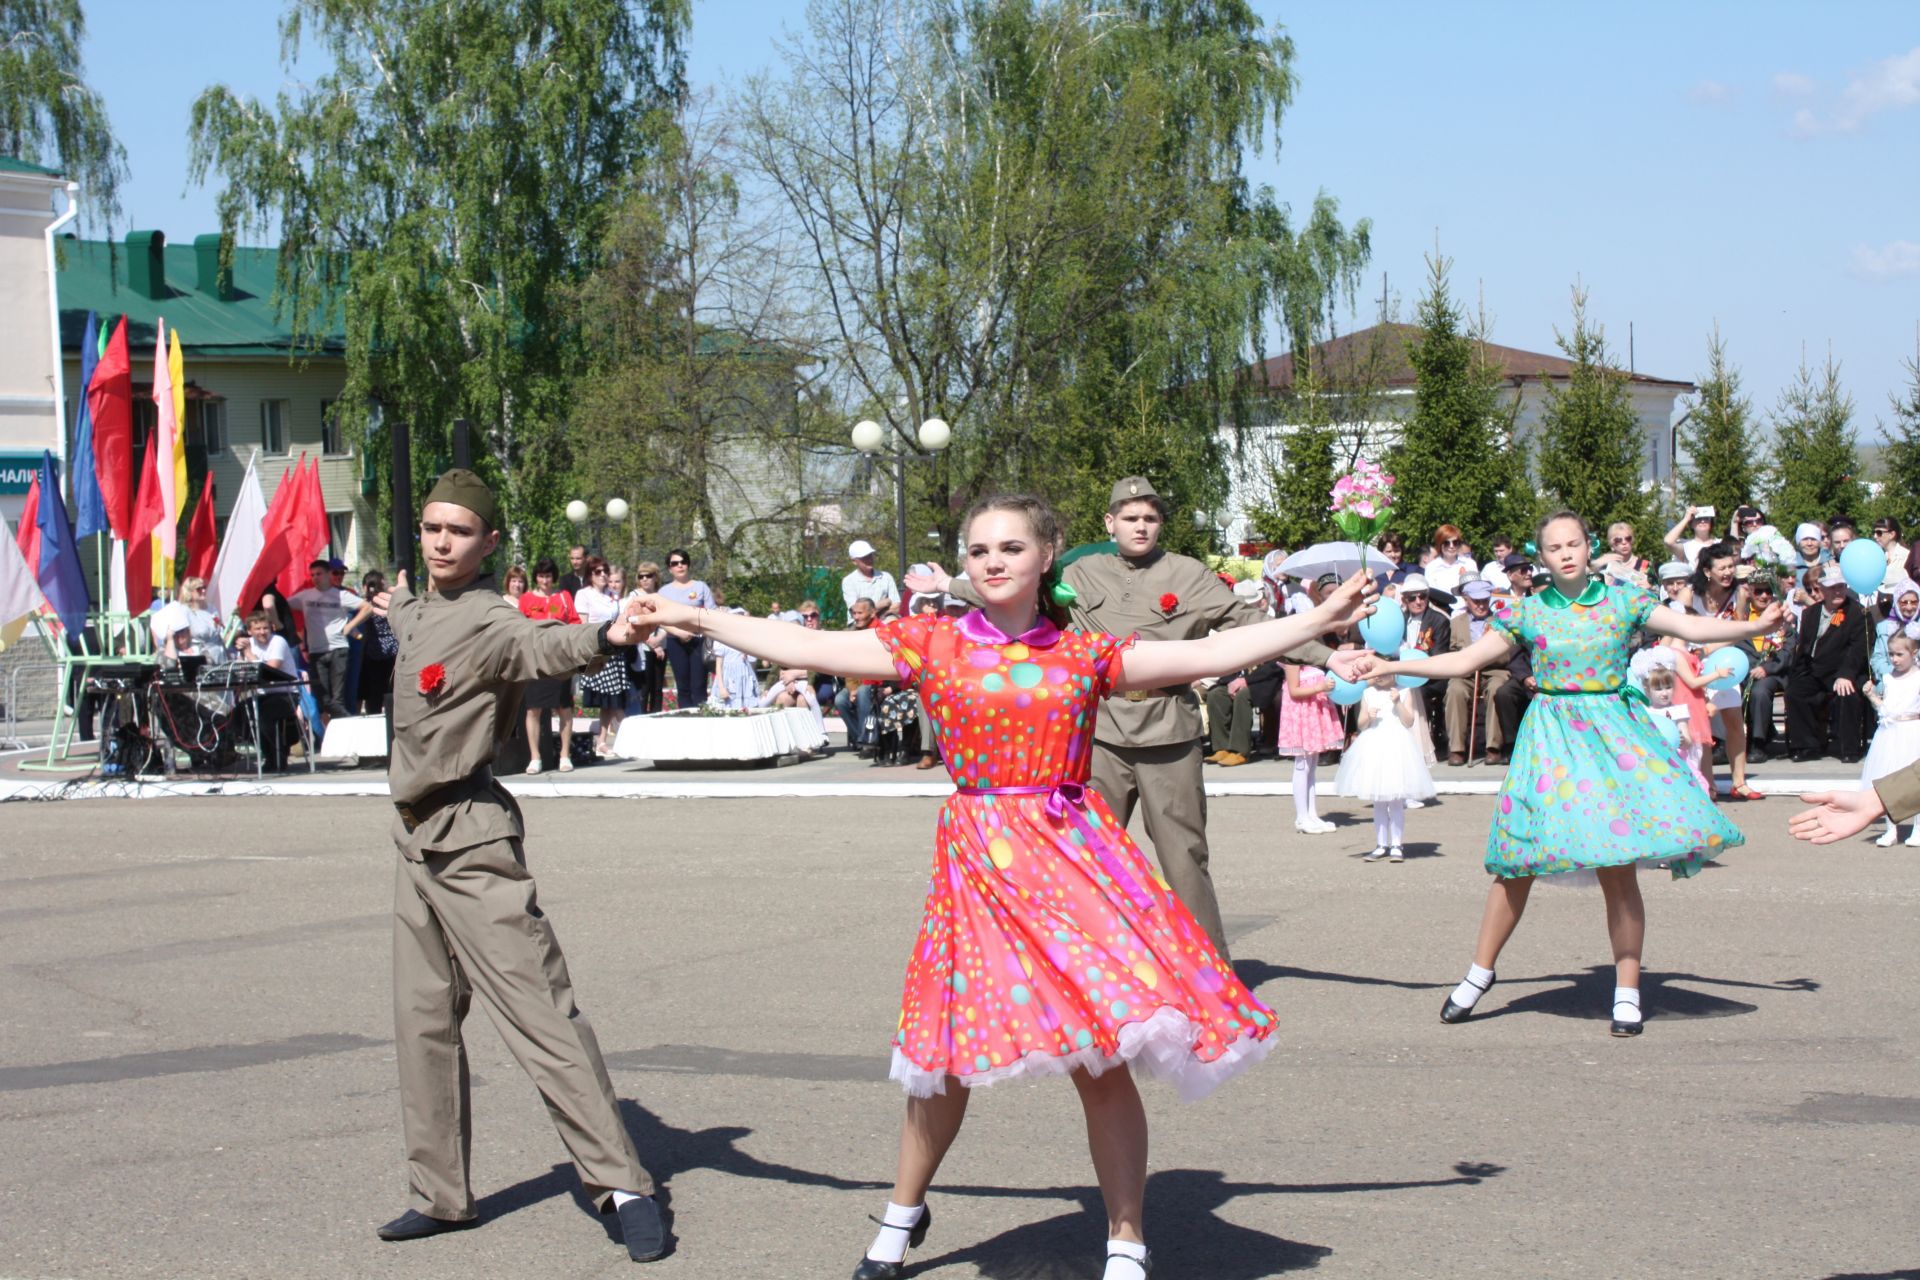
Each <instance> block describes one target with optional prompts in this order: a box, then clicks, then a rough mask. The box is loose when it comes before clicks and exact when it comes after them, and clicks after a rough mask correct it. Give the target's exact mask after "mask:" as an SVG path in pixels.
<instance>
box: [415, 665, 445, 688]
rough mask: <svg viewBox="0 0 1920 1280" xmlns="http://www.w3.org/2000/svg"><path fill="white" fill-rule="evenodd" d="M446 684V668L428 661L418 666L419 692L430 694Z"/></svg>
mask: <svg viewBox="0 0 1920 1280" xmlns="http://www.w3.org/2000/svg"><path fill="white" fill-rule="evenodd" d="M446 684H447V669H446V668H445V667H443V666H441V665H440V664H439V663H437V662H429V663H428V664H427V665H426V666H424V667H422V668H420V692H422V693H424V694H427V695H428V696H432V695H433V694H436V693H438V692H440V690H442V689H444V688H445V687H446Z"/></svg>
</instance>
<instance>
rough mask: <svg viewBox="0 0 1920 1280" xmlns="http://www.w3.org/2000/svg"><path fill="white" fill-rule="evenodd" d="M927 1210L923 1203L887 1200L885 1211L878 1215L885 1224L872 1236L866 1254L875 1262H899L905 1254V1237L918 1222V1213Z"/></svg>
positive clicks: (903, 1258)
mask: <svg viewBox="0 0 1920 1280" xmlns="http://www.w3.org/2000/svg"><path fill="white" fill-rule="evenodd" d="M926 1211H927V1206H925V1205H924V1204H915V1205H905V1204H895V1203H894V1202H893V1201H891V1200H889V1201H887V1211H886V1212H885V1213H883V1214H881V1215H880V1217H881V1220H882V1221H883V1222H884V1223H885V1224H886V1225H885V1226H883V1227H881V1228H880V1231H879V1234H877V1235H875V1236H874V1238H873V1244H872V1245H871V1246H869V1247H868V1249H867V1256H868V1257H869V1258H872V1259H873V1260H874V1261H875V1262H900V1261H903V1260H905V1258H906V1256H907V1237H908V1236H909V1235H910V1234H912V1232H913V1229H914V1227H916V1226H918V1225H919V1223H920V1215H921V1214H923V1213H925V1212H926Z"/></svg>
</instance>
